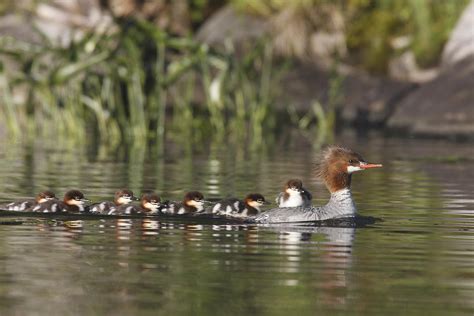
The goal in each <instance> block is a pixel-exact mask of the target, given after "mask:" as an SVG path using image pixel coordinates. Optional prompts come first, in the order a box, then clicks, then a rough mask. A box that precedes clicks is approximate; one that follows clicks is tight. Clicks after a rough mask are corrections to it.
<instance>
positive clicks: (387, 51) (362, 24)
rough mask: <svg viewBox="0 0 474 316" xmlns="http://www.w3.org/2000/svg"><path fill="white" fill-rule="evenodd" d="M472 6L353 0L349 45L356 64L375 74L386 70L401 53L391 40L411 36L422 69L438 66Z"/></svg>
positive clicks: (413, 0)
mask: <svg viewBox="0 0 474 316" xmlns="http://www.w3.org/2000/svg"><path fill="white" fill-rule="evenodd" d="M467 3H468V1H467V0H460V1H433V0H401V1H369V0H352V1H349V2H348V4H347V12H349V15H348V16H347V19H348V22H347V45H348V48H349V51H350V52H352V53H353V54H354V57H355V60H356V62H359V63H361V64H363V65H364V66H365V67H366V68H367V69H369V70H371V71H375V72H383V71H385V70H386V67H387V64H388V61H389V59H390V58H391V57H393V56H395V55H396V54H398V53H399V51H397V50H396V49H395V48H394V47H393V46H392V45H391V41H392V40H393V39H395V38H397V37H400V36H406V37H408V39H409V41H410V43H409V46H408V47H407V48H409V49H412V50H413V51H414V53H415V56H416V58H417V61H418V62H419V64H420V65H422V66H432V65H434V64H435V63H436V62H437V61H438V58H439V56H440V53H441V51H442V48H443V45H444V43H445V42H446V40H447V39H448V36H449V34H450V32H451V30H452V28H453V26H454V24H455V23H456V21H457V19H458V18H459V15H460V14H461V12H462V10H463V9H464V7H465V6H466V4H467Z"/></svg>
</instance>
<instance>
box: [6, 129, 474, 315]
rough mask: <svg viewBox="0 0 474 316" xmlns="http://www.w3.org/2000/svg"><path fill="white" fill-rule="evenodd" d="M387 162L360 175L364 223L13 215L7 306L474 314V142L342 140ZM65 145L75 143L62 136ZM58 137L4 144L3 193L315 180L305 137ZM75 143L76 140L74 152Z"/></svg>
mask: <svg viewBox="0 0 474 316" xmlns="http://www.w3.org/2000/svg"><path fill="white" fill-rule="evenodd" d="M337 141H338V142H339V143H342V144H345V145H347V146H349V147H351V148H353V149H356V150H357V151H359V152H361V153H362V154H363V156H364V157H365V158H366V159H367V160H369V161H373V162H381V163H383V164H384V168H383V169H380V170H370V171H367V172H365V173H363V174H362V173H361V174H357V175H355V177H354V179H353V188H352V189H353V193H354V197H355V200H356V203H357V205H358V208H359V213H360V214H362V215H366V216H374V217H377V218H381V219H383V221H380V222H377V223H375V224H373V225H370V226H368V227H364V228H357V229H352V228H331V227H298V226H285V227H259V226H255V225H247V226H245V225H243V226H242V225H221V224H218V223H212V222H196V221H193V220H189V219H173V220H169V219H168V220H165V219H163V220H160V219H156V220H155V219H107V220H103V219H84V220H82V221H72V220H70V221H69V220H67V219H65V218H57V219H55V218H51V217H48V218H33V217H23V218H22V217H21V216H19V217H16V218H13V217H11V216H1V217H0V221H1V224H2V225H0V267H1V268H0V280H1V282H0V314H1V315H9V314H13V315H40V314H41V315H46V314H47V315H102V314H108V315H147V314H150V315H152V314H153V315H156V314H158V315H178V314H192V315H205V314H209V315H211V314H214V315H231V314H242V315H243V314H245V315H253V314H267V315H283V314H285V315H287V314H289V313H291V315H316V314H319V315H328V314H338V315H339V314H341V315H357V314H358V315H369V314H370V315H388V314H392V315H462V314H465V315H473V314H474V196H473V192H474V181H473V180H472V179H474V160H473V157H474V155H473V149H472V148H473V147H472V144H462V143H450V142H446V141H428V140H399V139H384V138H379V137H369V138H362V139H358V138H355V137H351V136H344V137H341V138H339V139H338V140H337ZM61 145H63V144H61ZM67 145H68V144H64V146H65V147H67V148H66V149H64V150H56V149H55V148H58V144H54V145H51V146H47V145H44V144H40V143H35V144H30V145H24V144H23V145H21V144H16V145H15V144H11V143H7V142H4V143H2V144H1V147H0V202H5V201H10V200H15V199H18V198H23V197H30V196H33V195H34V194H35V193H36V192H38V191H39V190H43V189H46V188H49V189H52V190H54V191H55V192H56V193H57V194H58V195H62V194H63V193H64V191H65V190H66V189H69V188H79V189H81V190H83V192H84V193H85V195H86V196H87V197H88V198H90V199H92V200H94V201H99V200H103V199H108V200H110V199H111V197H112V195H113V192H114V191H115V190H116V189H118V188H122V187H129V188H130V189H132V190H134V191H135V192H136V193H140V192H141V191H142V190H146V189H153V190H156V191H158V192H159V193H160V194H162V196H163V197H165V198H167V199H180V198H181V196H182V195H183V193H184V192H185V191H186V190H200V191H202V192H203V193H204V194H205V196H206V197H207V198H219V197H226V196H230V195H235V196H239V197H242V196H243V195H245V194H246V193H250V192H260V193H262V194H263V195H265V196H266V197H267V199H269V200H273V197H274V196H275V195H276V193H277V192H279V190H280V189H281V186H282V184H283V183H284V182H285V180H286V179H288V178H293V177H299V178H301V179H302V180H303V182H304V183H305V184H306V187H307V188H308V189H310V190H311V191H312V192H313V195H314V196H315V200H314V203H315V204H322V203H324V201H326V199H327V198H328V193H327V192H326V190H325V188H324V187H323V185H322V184H321V183H320V182H319V181H318V179H316V178H315V177H314V175H313V172H312V170H313V163H314V161H315V159H316V157H317V154H318V150H314V149H311V147H310V146H309V145H307V144H305V143H304V142H301V143H300V144H298V145H278V146H272V147H264V146H262V147H261V148H259V149H257V151H250V150H248V149H247V148H237V147H238V146H230V145H220V146H219V145H214V146H204V147H202V148H194V149H193V148H186V149H182V148H181V147H180V146H177V145H174V146H171V145H170V146H167V148H165V154H164V158H157V157H155V155H154V154H153V153H152V152H148V151H146V150H144V149H143V148H141V147H139V146H137V148H126V149H123V150H121V151H118V152H112V153H110V152H104V151H103V150H102V149H98V150H97V149H91V148H87V147H84V148H83V147H80V146H72V145H71V146H70V147H68V146H67ZM64 146H63V147H64Z"/></svg>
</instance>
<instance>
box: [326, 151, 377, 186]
mask: <svg viewBox="0 0 474 316" xmlns="http://www.w3.org/2000/svg"><path fill="white" fill-rule="evenodd" d="M379 167H382V165H380V164H371V163H367V162H366V161H365V159H364V158H363V157H362V156H361V155H360V154H359V153H357V152H355V151H353V150H351V149H348V148H344V147H339V146H331V147H328V148H326V149H325V150H324V151H323V152H322V156H321V158H320V160H319V165H318V175H319V177H320V178H321V179H322V180H323V181H324V182H325V184H326V186H327V188H328V190H329V191H330V192H331V193H332V192H336V191H339V190H342V189H344V188H350V186H351V175H352V173H353V172H356V171H362V170H365V169H370V168H379Z"/></svg>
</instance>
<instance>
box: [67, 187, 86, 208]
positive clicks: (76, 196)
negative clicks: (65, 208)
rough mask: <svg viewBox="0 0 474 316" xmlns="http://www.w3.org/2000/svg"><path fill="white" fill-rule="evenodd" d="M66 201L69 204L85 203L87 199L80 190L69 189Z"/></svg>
mask: <svg viewBox="0 0 474 316" xmlns="http://www.w3.org/2000/svg"><path fill="white" fill-rule="evenodd" d="M63 201H64V203H66V204H68V205H83V204H84V202H86V201H87V200H86V199H85V198H84V194H82V192H81V191H79V190H69V191H67V192H66V194H64V199H63Z"/></svg>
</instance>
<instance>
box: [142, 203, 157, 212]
mask: <svg viewBox="0 0 474 316" xmlns="http://www.w3.org/2000/svg"><path fill="white" fill-rule="evenodd" d="M143 206H144V207H145V208H146V209H147V210H149V211H150V212H153V213H154V212H158V208H159V205H156V204H153V203H150V202H146V203H145V204H143Z"/></svg>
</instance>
